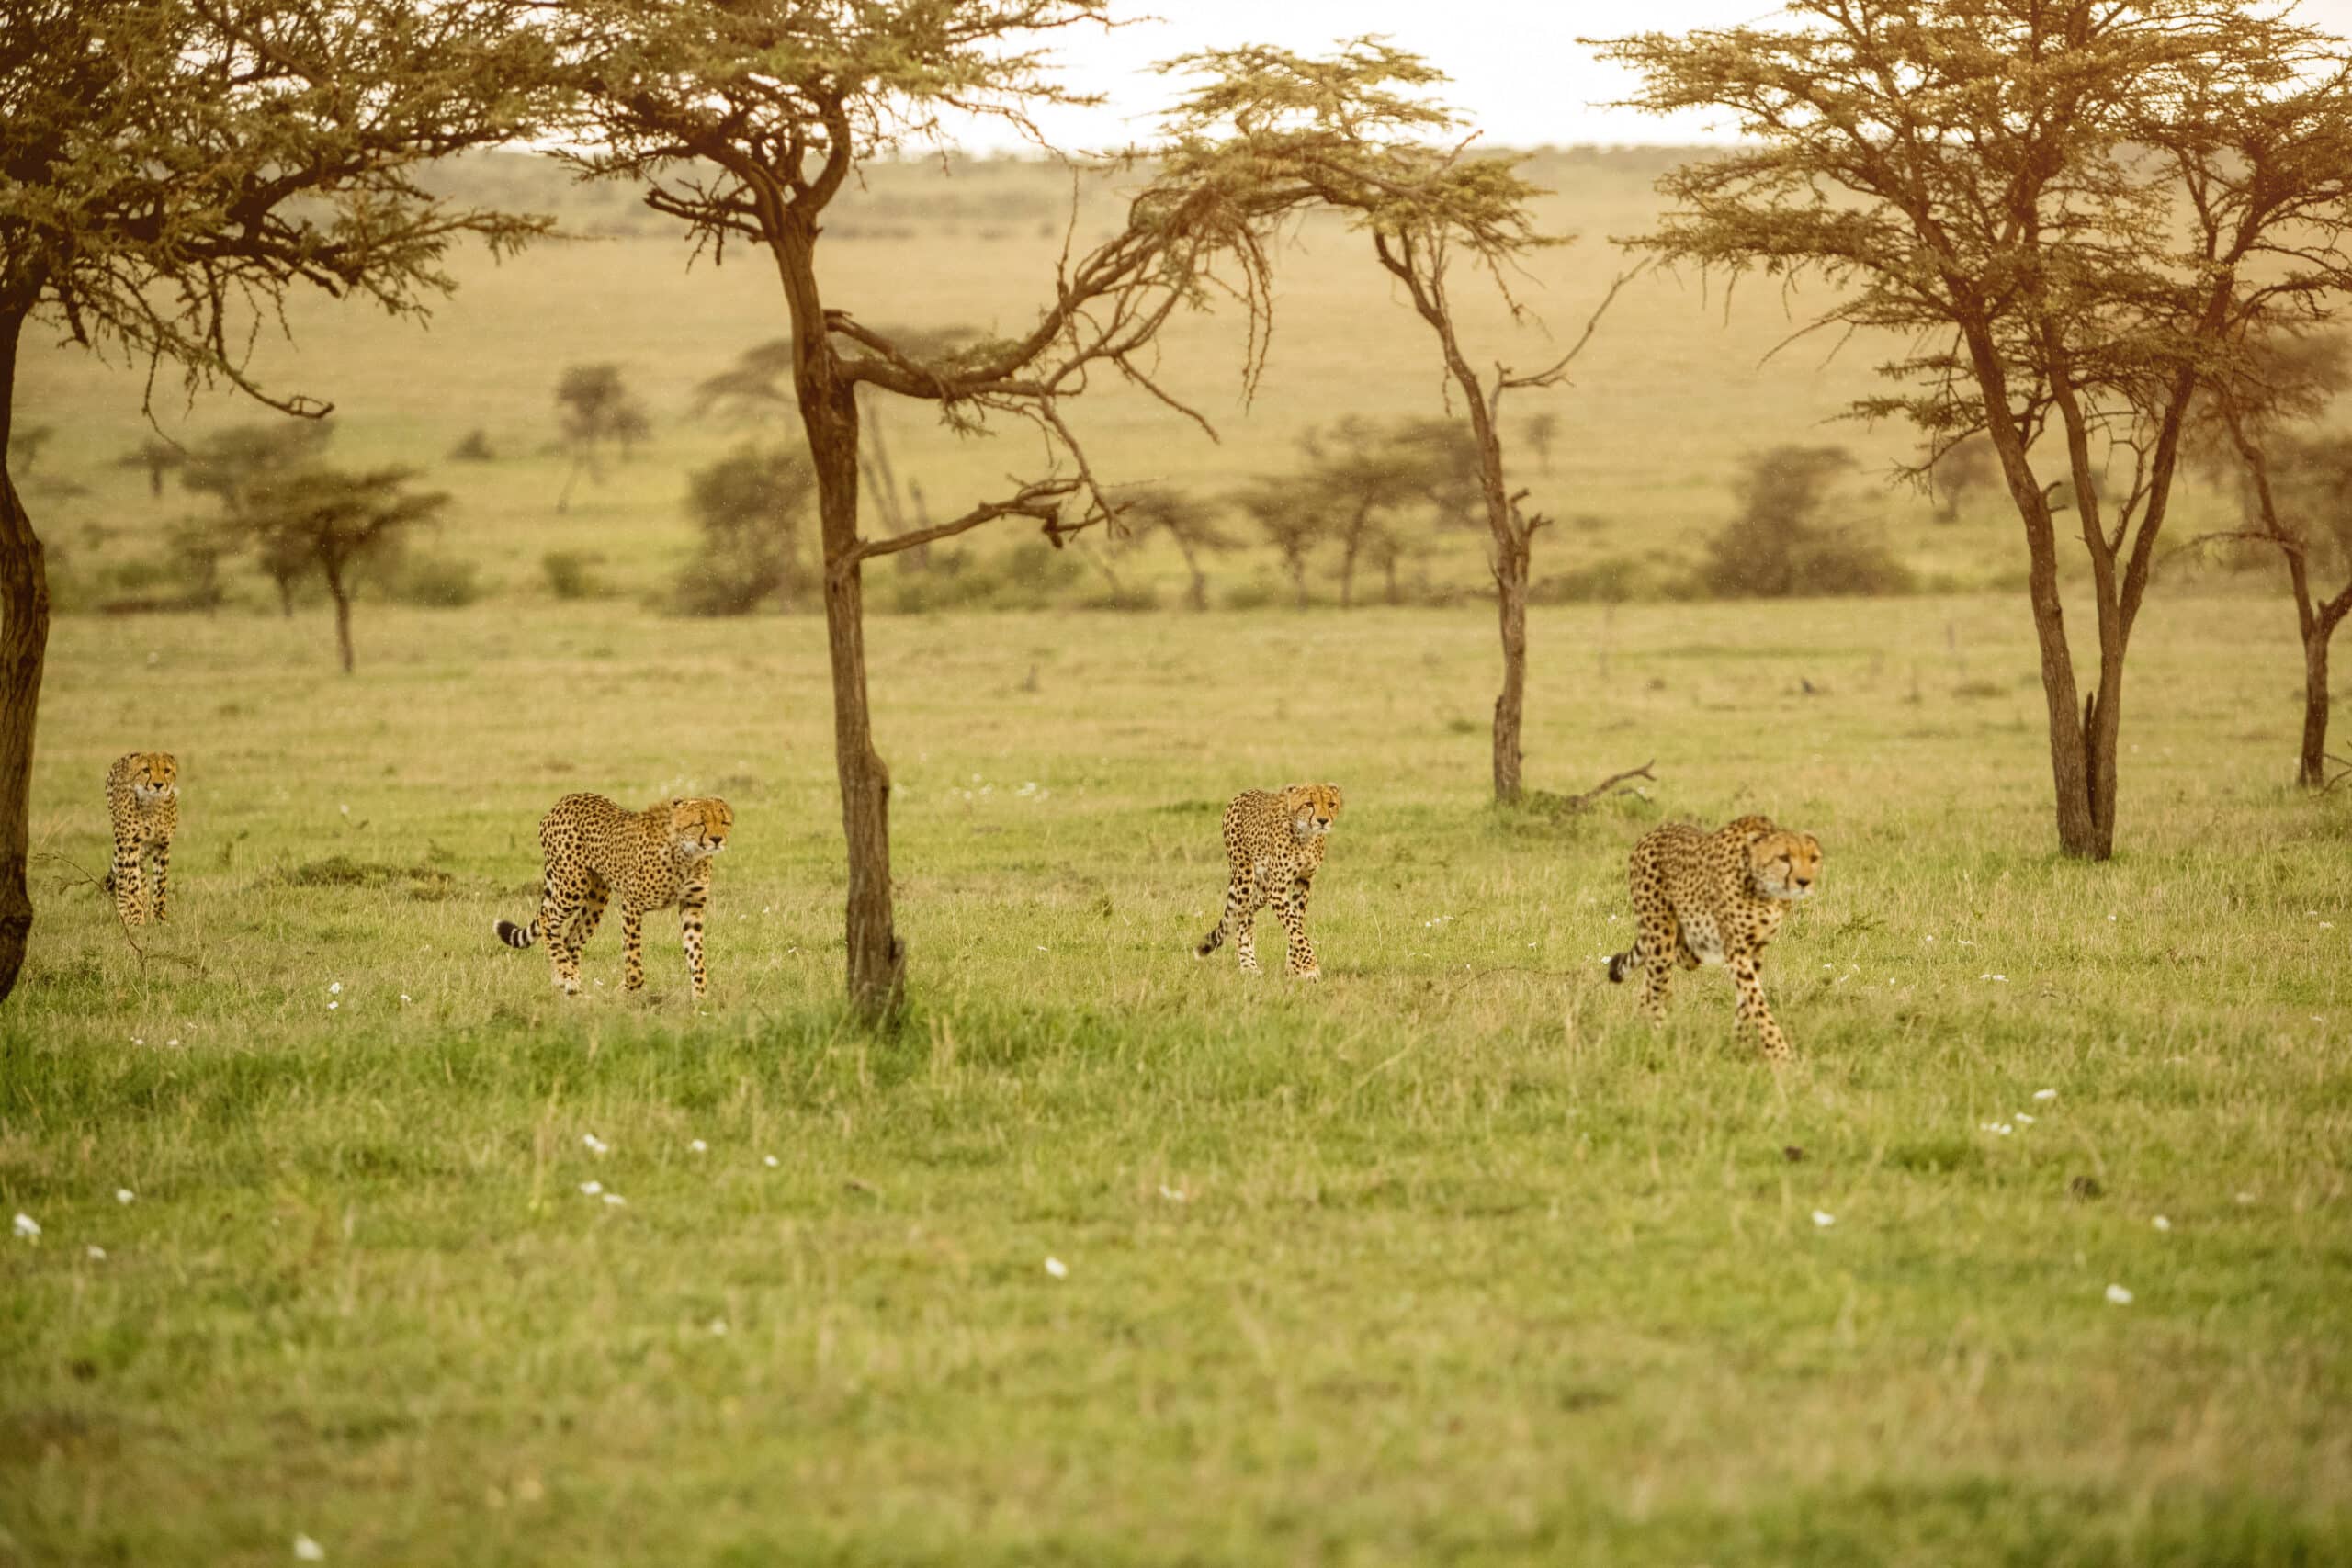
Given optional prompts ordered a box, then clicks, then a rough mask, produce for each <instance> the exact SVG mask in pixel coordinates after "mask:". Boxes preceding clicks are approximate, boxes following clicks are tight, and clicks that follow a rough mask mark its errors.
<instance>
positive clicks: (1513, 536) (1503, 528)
mask: <svg viewBox="0 0 2352 1568" xmlns="http://www.w3.org/2000/svg"><path fill="white" fill-rule="evenodd" d="M1375 248H1376V249H1378V250H1379V252H1380V256H1381V261H1382V264H1383V265H1385V266H1386V267H1387V268H1388V270H1389V271H1390V273H1392V274H1393V275H1395V276H1397V279H1398V280H1399V281H1401V282H1402V283H1404V285H1405V286H1406V288H1408V290H1409V291H1410V292H1411V294H1412V297H1413V308H1414V309H1415V310H1417V311H1419V314H1420V317H1421V319H1422V320H1423V321H1426V322H1428V323H1429V326H1430V331H1431V332H1433V333H1436V334H1437V341H1438V346H1439V348H1440V349H1442V351H1443V353H1444V356H1445V368H1446V373H1447V374H1448V375H1449V376H1451V377H1452V378H1453V384H1454V385H1455V386H1456V387H1457V388H1459V389H1461V392H1462V397H1463V401H1464V404H1465V405H1466V406H1467V408H1468V410H1469V413H1470V433H1471V434H1472V436H1473V437H1475V438H1476V442H1477V446H1478V490H1479V493H1480V495H1481V497H1482V498H1483V499H1484V501H1485V502H1486V504H1487V537H1488V538H1489V539H1490V540H1491V541H1492V543H1493V545H1494V572H1495V610H1496V617H1497V619H1498V622H1499V624H1500V630H1501V634H1502V645H1503V684H1502V690H1501V691H1500V692H1498V693H1497V694H1496V695H1495V744H1494V774H1495V802H1496V804H1497V805H1500V806H1508V805H1510V804H1513V803H1514V802H1516V801H1517V800H1518V799H1519V795H1520V787H1521V785H1520V764H1521V761H1523V760H1524V759H1523V753H1522V752H1521V748H1520V735H1521V721H1522V719H1523V717H1524V716H1525V710H1526V702H1527V581H1528V573H1529V569H1530V565H1531V562H1532V555H1533V552H1532V548H1531V542H1532V539H1533V538H1534V535H1535V527H1536V526H1540V525H1541V523H1540V520H1539V522H1538V523H1537V524H1536V525H1528V524H1525V523H1522V522H1521V521H1520V517H1519V508H1518V506H1517V505H1516V504H1515V503H1514V501H1513V498H1512V496H1511V494H1510V491H1507V490H1506V489H1505V488H1504V481H1503V444H1502V437H1501V435H1500V434H1498V432H1497V431H1496V429H1495V416H1496V411H1497V409H1498V407H1499V406H1500V403H1501V400H1502V394H1503V384H1502V380H1501V378H1500V373H1499V372H1498V378H1497V381H1496V385H1495V387H1494V389H1493V391H1492V392H1491V393H1489V391H1488V390H1487V386H1486V384H1485V383H1484V382H1482V381H1480V380H1479V379H1478V373H1477V372H1476V370H1473V369H1472V368H1471V367H1470V362H1469V360H1467V359H1466V358H1464V356H1463V354H1462V344H1461V341H1460V340H1459V339H1458V338H1457V337H1455V335H1454V332H1453V316H1452V314H1451V308H1450V307H1449V306H1448V305H1447V303H1446V300H1445V291H1444V272H1443V265H1442V263H1441V264H1439V266H1438V269H1437V275H1436V276H1434V277H1431V278H1430V279H1428V280H1426V281H1425V280H1424V279H1423V278H1422V277H1421V276H1419V274H1418V273H1417V272H1416V271H1415V270H1414V269H1413V266H1412V265H1411V263H1410V261H1409V259H1405V258H1400V257H1399V256H1398V255H1397V253H1394V252H1391V251H1388V250H1387V249H1386V248H1385V247H1384V246H1380V245H1379V243H1378V241H1377V240H1375ZM1409 254H1410V251H1409V247H1408V249H1407V251H1406V253H1405V256H1406V258H1408V257H1409Z"/></svg>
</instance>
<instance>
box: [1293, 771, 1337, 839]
mask: <svg viewBox="0 0 2352 1568" xmlns="http://www.w3.org/2000/svg"><path fill="white" fill-rule="evenodd" d="M1340 804H1341V803H1340V786H1339V785H1338V784H1286V785H1284V786H1283V814H1284V815H1285V816H1287V817H1288V818H1290V826H1291V831H1292V832H1294V833H1296V834H1297V835H1298V836H1299V837H1300V838H1302V839H1319V838H1321V837H1322V836H1323V835H1324V834H1326V833H1328V832H1329V831H1330V830H1331V819H1332V818H1335V817H1337V816H1339V814H1340Z"/></svg>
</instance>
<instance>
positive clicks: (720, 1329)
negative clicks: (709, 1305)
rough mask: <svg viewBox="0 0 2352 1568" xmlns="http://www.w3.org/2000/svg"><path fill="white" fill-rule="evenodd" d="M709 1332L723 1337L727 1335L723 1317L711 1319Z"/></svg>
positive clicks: (725, 1322)
mask: <svg viewBox="0 0 2352 1568" xmlns="http://www.w3.org/2000/svg"><path fill="white" fill-rule="evenodd" d="M710 1331H711V1333H713V1334H715V1335H718V1336H720V1337H724V1336H725V1335H726V1333H727V1320H726V1319H725V1318H723V1317H714V1318H712V1319H711V1320H710Z"/></svg>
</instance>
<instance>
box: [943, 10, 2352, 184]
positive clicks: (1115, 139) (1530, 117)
mask: <svg viewBox="0 0 2352 1568" xmlns="http://www.w3.org/2000/svg"><path fill="white" fill-rule="evenodd" d="M1779 11H1780V6H1778V5H1776V4H1771V3H1769V0H1633V3H1627V0H1611V3H1608V4H1597V3H1595V0H1156V3H1153V0H1113V5H1112V14H1113V15H1114V16H1116V17H1122V18H1125V17H1147V16H1153V17H1159V20H1156V21H1141V22H1137V23H1136V25H1135V26H1133V27H1127V28H1118V29H1116V30H1114V31H1113V32H1111V33H1110V34H1108V35H1103V34H1099V33H1092V32H1073V33H1071V34H1070V35H1069V37H1067V38H1066V39H1063V40H1061V45H1060V48H1059V50H1058V53H1059V55H1060V57H1061V58H1062V59H1063V61H1064V62H1066V66H1065V79H1066V80H1067V81H1068V82H1069V84H1070V85H1073V86H1076V87H1080V88H1083V89H1085V90H1089V91H1093V92H1100V93H1103V94H1106V95H1108V96H1109V98H1110V102H1109V103H1108V104H1106V105H1105V106H1104V107H1103V108H1101V109H1097V110H1093V111H1087V112H1080V111H1070V112H1068V113H1063V114H1057V115H1054V116H1051V117H1043V116H1041V117H1040V124H1041V125H1042V126H1043V127H1044V129H1045V130H1046V133H1047V134H1048V136H1049V137H1050V138H1051V139H1052V140H1053V141H1054V142H1055V143H1056V144H1057V145H1058V146H1061V147H1065V148H1070V149H1080V148H1088V149H1100V148H1103V147H1109V146H1114V145H1118V144H1122V143H1125V142H1127V141H1137V140H1141V139H1144V138H1147V137H1148V136H1149V135H1150V134H1151V133H1152V132H1153V130H1155V128H1156V120H1155V116H1156V113H1157V111H1158V110H1159V108H1161V107H1164V106H1165V105H1166V104H1167V103H1168V101H1169V100H1170V98H1171V97H1172V96H1173V94H1172V93H1171V92H1170V84H1169V83H1168V82H1167V81H1166V80H1165V79H1163V78H1161V77H1159V76H1157V75H1155V74H1153V73H1152V72H1151V69H1150V67H1151V65H1152V62H1155V61H1159V60H1164V59H1167V58H1168V57H1170V55H1177V54H1183V53H1187V52H1189V51H1193V50H1199V49H1207V48H1212V47H1220V46H1229V45H1234V44H1240V43H1270V44H1276V45H1280V46H1282V47H1283V48H1287V49H1294V50H1297V51H1301V52H1310V51H1312V52H1317V53H1320V52H1327V51H1329V50H1330V48H1331V47H1332V45H1333V43H1334V42H1335V41H1337V40H1339V39H1346V38H1353V37H1356V36H1358V35H1361V34H1363V33H1382V34H1385V35H1386V36H1387V37H1389V38H1390V39H1393V40H1395V42H1396V43H1397V45H1399V46H1400V47H1402V48H1405V49H1409V50H1411V51H1414V52H1416V53H1418V54H1419V55H1421V56H1423V57H1424V58H1426V59H1427V60H1429V61H1430V62H1431V63H1432V64H1434V65H1436V66H1437V67H1438V68H1439V69H1440V70H1442V71H1443V72H1444V73H1446V74H1447V75H1449V76H1451V77H1453V85H1451V87H1449V88H1448V89H1447V91H1446V93H1445V101H1446V102H1448V103H1450V104H1452V105H1453V106H1454V107H1456V108H1459V109H1462V110H1464V111H1466V112H1467V113H1468V114H1469V117H1470V118H1472V119H1473V120H1475V121H1476V124H1477V125H1478V126H1479V127H1480V128H1481V129H1482V130H1484V132H1485V134H1486V140H1487V141H1489V142H1492V143H1494V144H1496V145H1498V146H1508V147H1532V146H1535V145H1538V144H1539V143H1543V142H1552V143H1555V144H1563V145H1564V144H1566V143H1570V142H1580V141H1581V142H1631V141H1651V142H1671V143H1687V142H1693V141H1722V140H1725V139H1726V137H1727V136H1728V132H1727V131H1725V130H1715V129H1713V128H1711V127H1710V124H1709V121H1708V118H1706V117H1704V116H1698V117H1689V118H1668V119H1661V118H1656V117H1654V116H1650V115H1643V114H1635V113H1634V112H1633V111H1631V110H1629V109H1612V108H1609V107H1605V106H1606V104H1607V103H1608V101H1609V100H1610V99H1612V98H1619V97H1623V96H1626V95H1627V94H1628V93H1629V92H1631V91H1632V86H1633V84H1632V83H1631V81H1630V80H1629V79H1628V78H1627V77H1625V76H1624V75H1623V73H1620V72H1619V71H1617V70H1616V69H1615V68H1613V67H1611V66H1607V65H1603V64H1602V63H1601V62H1599V61H1597V60H1595V59H1594V58H1593V57H1592V52H1591V51H1589V50H1587V49H1585V48H1583V47H1582V46H1581V45H1579V44H1578V43H1577V41H1576V40H1577V35H1578V34H1580V33H1582V34H1587V35H1590V36H1595V37H1607V36H1611V35H1613V34H1617V33H1623V32H1631V31H1636V30H1639V31H1652V30H1656V31H1665V32H1680V31H1683V30H1685V29H1687V28H1708V27H1731V26H1736V25H1738V24H1740V23H1743V22H1767V21H1770V19H1771V18H1772V17H1775V16H1776V15H1778V14H1779ZM2301 17H2302V18H2303V20H2304V21H2306V22H2308V23H2310V24H2312V26H2315V27H2321V28H2327V29H2328V30H2330V31H2332V32H2335V33H2338V34H2342V35H2346V36H2352V0H2306V3H2305V4H2304V5H2303V6H2302V7H2301ZM961 140H962V141H964V142H965V144H966V145H967V146H971V147H974V148H980V147H989V146H995V145H1001V144H1005V143H1006V142H1007V141H1008V140H1009V139H1008V138H1006V137H1005V136H1004V135H1003V134H1002V132H1001V131H1000V130H995V129H993V128H978V129H975V130H973V131H971V132H969V133H968V134H966V135H964V136H963V137H962V138H961Z"/></svg>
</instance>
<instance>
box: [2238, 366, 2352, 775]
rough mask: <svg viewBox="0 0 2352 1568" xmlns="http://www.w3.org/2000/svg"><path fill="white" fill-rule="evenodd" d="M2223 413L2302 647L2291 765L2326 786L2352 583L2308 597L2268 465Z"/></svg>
mask: <svg viewBox="0 0 2352 1568" xmlns="http://www.w3.org/2000/svg"><path fill="white" fill-rule="evenodd" d="M2221 406H2222V418H2223V421H2224V423H2225V424H2226V426H2227V428H2228V430H2229V433H2230V440H2231V441H2232V443H2233V444H2234V445H2235V446H2236V447H2237V450H2238V461H2239V465H2240V469H2239V473H2238V491H2239V503H2238V504H2239V510H2240V512H2241V513H2245V514H2247V517H2246V520H2247V521H2248V522H2249V523H2250V524H2251V525H2253V527H2254V528H2255V529H2256V531H2258V532H2259V533H2260V534H2261V535H2262V536H2264V537H2265V538H2267V540H2269V541H2270V542H2271V543H2272V544H2274V545H2277V546H2278V553H2279V554H2280V555H2282V556H2284V557H2285V558H2286V559H2287V586H2288V589H2289V591H2290V592H2291V593H2292V594H2293V596H2294V600H2295V630H2296V632H2297V633H2298V634H2299V635H2300V636H2301V638H2302V643H2303V745H2302V750H2301V752H2300V753H2299V754H2298V756H2297V758H2296V762H2295V782H2296V783H2297V784H2301V786H2302V787H2303V788H2305V789H2324V788H2325V787H2326V785H2327V705H2328V697H2327V645H2328V639H2329V638H2331V637H2334V636H2335V627H2336V623H2337V622H2338V621H2340V620H2342V619H2343V617H2344V615H2345V614H2346V611H2347V610H2352V585H2347V586H2346V589H2345V591H2344V592H2342V593H2341V594H2338V595H2337V596H2336V597H2335V598H2334V599H2332V600H2330V601H2328V602H2327V603H2326V604H2316V603H2314V602H2313V600H2312V574H2311V560H2310V558H2309V557H2308V556H2306V555H2305V554H2304V551H2303V540H2302V538H2301V536H2298V535H2296V534H2292V533H2290V532H2289V531H2288V529H2287V527H2286V525H2285V524H2284V523H2283V522H2282V521H2281V520H2280V519H2279V516H2278V495H2277V492H2276V491H2273V490H2272V489H2271V486H2270V461H2269V458H2268V457H2267V455H2266V454H2265V453H2264V451H2263V449H2262V447H2261V446H2260V445H2259V444H2258V443H2257V442H2256V441H2255V440H2254V439H2253V437H2251V436H2249V435H2248V434H2246V431H2245V422H2244V421H2243V420H2241V419H2240V418H2239V417H2238V412H2237V409H2236V407H2235V405H2234V404H2233V402H2232V401H2231V400H2230V399H2228V398H2227V397H2224V398H2223V399H2222V405H2221Z"/></svg>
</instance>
